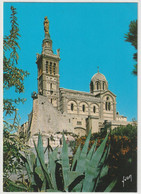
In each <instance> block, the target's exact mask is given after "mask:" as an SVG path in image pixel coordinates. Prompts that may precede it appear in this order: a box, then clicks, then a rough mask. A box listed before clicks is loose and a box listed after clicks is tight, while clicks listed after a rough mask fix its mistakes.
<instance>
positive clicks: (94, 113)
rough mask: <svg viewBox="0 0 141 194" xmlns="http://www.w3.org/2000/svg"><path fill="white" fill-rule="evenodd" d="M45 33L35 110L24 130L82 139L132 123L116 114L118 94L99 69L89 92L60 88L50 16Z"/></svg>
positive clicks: (34, 100) (57, 57)
mask: <svg viewBox="0 0 141 194" xmlns="http://www.w3.org/2000/svg"><path fill="white" fill-rule="evenodd" d="M44 32H45V38H44V40H43V42H42V53H41V54H37V59H36V64H37V68H38V75H37V80H38V93H35V92H34V93H33V94H32V98H33V109H32V112H31V113H30V114H29V116H28V122H27V123H25V124H23V125H22V127H21V130H23V131H24V133H28V134H29V136H30V137H31V138H32V137H35V136H36V135H37V134H38V133H39V132H41V133H42V135H43V136H45V137H48V136H50V135H52V134H55V133H57V132H62V131H68V132H72V133H74V134H77V135H78V136H82V135H86V134H87V133H88V131H89V130H91V131H92V133H95V132H99V131H100V130H101V129H103V128H104V127H105V125H106V124H107V123H108V124H110V128H111V129H113V128H115V127H117V126H120V125H127V124H128V123H130V122H127V118H126V117H125V116H122V115H119V113H118V112H117V110H116V95H115V94H114V93H112V92H111V91H110V90H109V89H108V81H107V79H106V77H105V76H104V75H103V74H102V73H100V72H99V70H98V72H97V73H95V74H94V75H93V77H92V78H90V83H88V84H89V88H90V92H81V91H75V90H70V89H64V88H61V87H60V85H59V81H60V76H59V61H60V49H57V53H56V54H54V52H53V50H52V40H51V37H50V34H49V21H48V18H47V17H45V19H44Z"/></svg>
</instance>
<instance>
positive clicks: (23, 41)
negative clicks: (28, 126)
mask: <svg viewBox="0 0 141 194" xmlns="http://www.w3.org/2000/svg"><path fill="white" fill-rule="evenodd" d="M11 5H12V6H14V7H15V8H16V9H17V17H18V23H19V29H20V35H21V38H20V39H19V45H20V47H21V50H20V51H19V52H18V53H19V68H22V69H24V70H27V71H28V72H29V73H30V75H29V76H28V78H26V79H25V82H24V83H25V92H24V93H23V94H22V95H18V96H20V97H24V98H26V99H27V101H26V102H25V104H24V105H19V106H18V109H19V114H20V117H21V121H20V122H21V124H22V123H24V122H25V121H27V119H28V116H27V115H28V114H29V113H30V112H31V110H32V98H31V93H32V92H33V91H37V65H36V63H35V61H36V53H41V50H42V40H43V39H44V27H43V21H44V17H45V16H47V17H48V19H49V22H50V36H51V39H52V41H53V51H54V53H56V49H58V48H60V57H61V61H60V87H62V88H68V89H73V90H79V91H85V92H89V83H90V80H91V78H92V76H93V75H94V74H95V73H96V72H97V66H99V71H100V72H101V73H103V74H104V75H105V77H106V79H107V81H108V84H109V90H110V91H112V92H113V93H114V94H115V95H116V96H117V111H119V113H120V114H121V115H125V116H127V119H128V120H129V121H130V120H132V118H137V77H136V76H134V75H132V73H131V72H132V69H133V65H134V64H135V61H134V60H133V58H132V57H133V54H134V53H135V52H136V51H135V49H134V47H133V46H131V44H130V43H128V42H125V39H124V36H125V33H127V32H128V30H129V24H130V21H132V20H136V19H137V3H4V35H8V34H9V29H10V21H9V17H10V13H11V11H10V7H11ZM9 95H10V96H12V97H15V93H14V92H13V90H9V91H6V92H5V97H9Z"/></svg>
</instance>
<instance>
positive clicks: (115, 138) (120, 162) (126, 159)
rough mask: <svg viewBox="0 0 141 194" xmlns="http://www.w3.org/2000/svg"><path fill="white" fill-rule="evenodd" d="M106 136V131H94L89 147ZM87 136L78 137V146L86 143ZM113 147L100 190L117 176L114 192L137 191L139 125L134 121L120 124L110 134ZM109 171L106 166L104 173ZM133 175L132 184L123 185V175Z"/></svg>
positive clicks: (128, 182)
mask: <svg viewBox="0 0 141 194" xmlns="http://www.w3.org/2000/svg"><path fill="white" fill-rule="evenodd" d="M104 138H105V133H103V132H102V133H101V132H99V133H94V134H92V135H91V140H90V143H89V149H91V147H92V146H93V145H94V143H95V142H96V140H97V146H99V145H100V144H101V142H102V141H103V139H104ZM85 141H86V137H81V138H80V139H78V141H77V142H78V143H77V146H78V145H79V146H80V143H81V145H83V144H84V142H85ZM107 143H108V144H110V145H111V149H110V152H109V157H108V159H107V166H108V176H105V178H103V180H102V182H101V185H100V186H98V190H100V191H102V190H101V189H102V187H103V186H104V185H105V184H106V185H108V184H110V182H111V181H112V180H113V179H114V178H117V184H116V186H115V187H114V189H113V191H114V192H123V191H125V192H135V191H136V190H137V125H136V122H135V121H134V123H133V125H130V124H128V125H127V126H119V127H117V128H115V129H113V130H111V134H110V135H109V142H107ZM105 171H107V169H106V167H105V169H104V170H103V172H102V174H103V173H105ZM128 175H132V184H131V182H130V181H127V182H126V184H125V186H124V187H123V184H122V182H121V181H122V179H123V176H128Z"/></svg>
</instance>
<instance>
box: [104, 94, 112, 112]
mask: <svg viewBox="0 0 141 194" xmlns="http://www.w3.org/2000/svg"><path fill="white" fill-rule="evenodd" d="M105 109H106V110H108V111H110V110H111V103H110V102H109V97H107V98H106V103H105Z"/></svg>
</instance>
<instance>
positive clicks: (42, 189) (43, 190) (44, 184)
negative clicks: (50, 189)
mask: <svg viewBox="0 0 141 194" xmlns="http://www.w3.org/2000/svg"><path fill="white" fill-rule="evenodd" d="M46 190H47V189H46V179H45V178H44V180H43V184H42V187H41V192H46Z"/></svg>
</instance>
